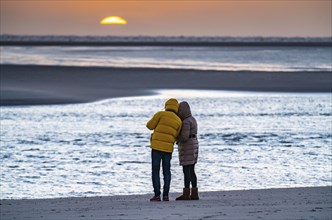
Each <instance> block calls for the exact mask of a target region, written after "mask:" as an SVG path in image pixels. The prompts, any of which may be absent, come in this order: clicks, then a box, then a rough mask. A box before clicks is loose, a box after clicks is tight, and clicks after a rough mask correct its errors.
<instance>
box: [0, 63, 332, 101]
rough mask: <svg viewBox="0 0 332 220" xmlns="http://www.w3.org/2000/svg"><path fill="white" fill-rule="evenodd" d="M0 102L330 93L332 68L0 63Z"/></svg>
mask: <svg viewBox="0 0 332 220" xmlns="http://www.w3.org/2000/svg"><path fill="white" fill-rule="evenodd" d="M0 77H1V82H0V105H1V106H14V105H43V104H69V103H86V102H93V101H99V100H103V99H108V98H116V97H128V96H142V95H150V94H153V92H152V91H153V90H158V89H194V90H225V91H256V92H307V93H308V92H309V93H317V92H328V93H331V92H332V86H331V85H332V72H250V71H212V70H189V69H158V68H116V67H71V66H38V65H9V64H8V65H7V64H2V65H0Z"/></svg>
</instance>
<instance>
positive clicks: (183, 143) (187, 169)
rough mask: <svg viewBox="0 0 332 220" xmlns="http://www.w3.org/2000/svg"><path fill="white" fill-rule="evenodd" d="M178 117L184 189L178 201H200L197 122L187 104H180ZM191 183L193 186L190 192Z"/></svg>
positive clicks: (179, 148) (178, 139)
mask: <svg viewBox="0 0 332 220" xmlns="http://www.w3.org/2000/svg"><path fill="white" fill-rule="evenodd" d="M178 115H179V117H180V118H181V120H182V128H181V132H180V134H179V136H178V138H177V141H178V146H179V147H178V150H179V160H180V165H181V166H182V167H183V173H184V188H183V194H182V195H181V196H179V197H177V198H176V200H198V199H199V197H198V188H197V177H196V173H195V164H196V163H197V158H198V148H199V145H198V140H197V122H196V119H195V118H194V117H193V116H192V115H191V110H190V106H189V104H188V103H187V102H181V103H180V104H179V109H178ZM190 183H191V185H192V188H191V192H190Z"/></svg>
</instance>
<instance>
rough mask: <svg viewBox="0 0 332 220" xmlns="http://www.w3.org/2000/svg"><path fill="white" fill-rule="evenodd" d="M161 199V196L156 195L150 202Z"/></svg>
mask: <svg viewBox="0 0 332 220" xmlns="http://www.w3.org/2000/svg"><path fill="white" fill-rule="evenodd" d="M160 201H161V199H160V197H159V196H154V197H152V198H151V199H150V202H160Z"/></svg>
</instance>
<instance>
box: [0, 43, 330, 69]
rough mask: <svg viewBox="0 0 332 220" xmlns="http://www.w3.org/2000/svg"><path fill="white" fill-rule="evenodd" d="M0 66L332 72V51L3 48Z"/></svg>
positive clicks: (218, 48)
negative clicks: (30, 65)
mask: <svg viewBox="0 0 332 220" xmlns="http://www.w3.org/2000/svg"><path fill="white" fill-rule="evenodd" d="M0 50H1V59H0V64H20V65H22V64H32V65H56V66H97V67H126V68H131V67H142V68H172V69H196V70H222V71H269V72H272V71H274V72H275V71H278V72H280V71H281V72H283V71H292V72H298V71H299V72H303V71H332V63H331V60H332V48H331V47H296V46H288V47H271V46H270V47H269V46H256V47H254V46H252V47H245V46H244V47H171V46H170V47H166V46H165V47H114V46H113V47H93V46H89V47H71V46H54V47H47V46H43V47H36V46H17V47H15V46H10V47H7V46H6V47H0Z"/></svg>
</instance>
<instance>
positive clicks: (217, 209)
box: [0, 186, 332, 220]
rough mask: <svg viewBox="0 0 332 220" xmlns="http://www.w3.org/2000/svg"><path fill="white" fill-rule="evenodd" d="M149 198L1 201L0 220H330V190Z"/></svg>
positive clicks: (262, 191)
mask: <svg viewBox="0 0 332 220" xmlns="http://www.w3.org/2000/svg"><path fill="white" fill-rule="evenodd" d="M178 195H179V194H171V201H170V202H150V201H149V198H150V197H151V195H131V196H111V197H106V196H105V197H86V198H59V199H37V200H1V201H0V203H1V205H0V210H1V216H0V217H1V219H2V220H9V219H71V220H75V219H114V220H117V219H136V220H140V219H155V220H158V219H165V220H166V219H167V220H169V219H176V220H184V219H212V220H214V219H215V220H220V219H283V220H286V219H292V220H296V219H331V217H332V187H331V186H327V187H307V188H288V189H263V190H239V191H218V192H203V193H200V200H198V201H174V199H175V198H176V196H178Z"/></svg>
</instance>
